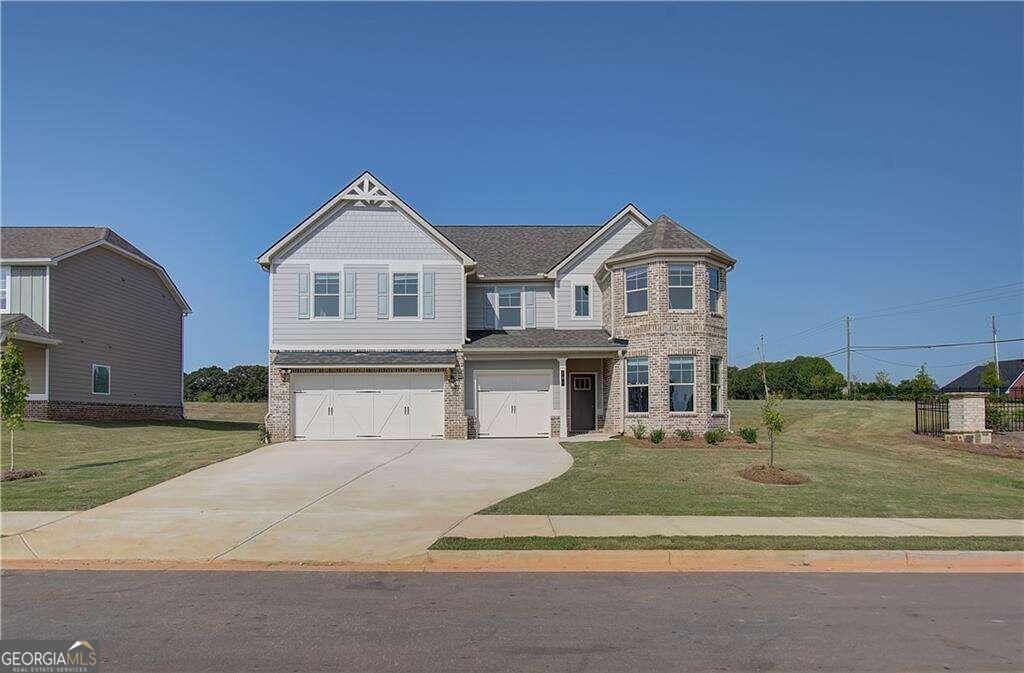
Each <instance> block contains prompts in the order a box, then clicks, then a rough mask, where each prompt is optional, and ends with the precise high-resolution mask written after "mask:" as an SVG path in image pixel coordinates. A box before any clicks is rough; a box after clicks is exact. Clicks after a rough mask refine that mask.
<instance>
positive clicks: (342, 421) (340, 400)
mask: <svg viewBox="0 0 1024 673" xmlns="http://www.w3.org/2000/svg"><path fill="white" fill-rule="evenodd" d="M375 396H376V395H375V394H374V393H361V392H356V391H354V390H352V391H348V390H344V391H337V392H335V393H334V414H333V421H334V438H335V439H356V438H357V437H368V436H371V435H373V434H374V431H373V398H374V397H375Z"/></svg>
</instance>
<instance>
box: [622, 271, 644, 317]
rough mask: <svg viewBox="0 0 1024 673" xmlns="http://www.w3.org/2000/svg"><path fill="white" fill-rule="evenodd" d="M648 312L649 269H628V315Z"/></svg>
mask: <svg viewBox="0 0 1024 673" xmlns="http://www.w3.org/2000/svg"><path fill="white" fill-rule="evenodd" d="M646 310H647V267H646V266H635V267H633V268H632V269H626V313H643V312H644V311H646Z"/></svg>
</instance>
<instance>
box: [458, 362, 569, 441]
mask: <svg viewBox="0 0 1024 673" xmlns="http://www.w3.org/2000/svg"><path fill="white" fill-rule="evenodd" d="M476 386H477V391H476V414H477V421H478V423H479V430H478V434H479V435H480V436H481V437H548V436H550V434H551V372H546V371H536V372H534V371H523V372H514V373H513V372H477V375H476Z"/></svg>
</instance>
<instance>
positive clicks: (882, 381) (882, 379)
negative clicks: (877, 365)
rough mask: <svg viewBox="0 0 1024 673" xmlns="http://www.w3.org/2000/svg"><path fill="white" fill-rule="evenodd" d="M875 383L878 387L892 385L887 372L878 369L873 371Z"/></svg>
mask: <svg viewBox="0 0 1024 673" xmlns="http://www.w3.org/2000/svg"><path fill="white" fill-rule="evenodd" d="M875 383H877V384H878V387H879V388H888V387H889V386H891V385H892V377H891V376H889V372H887V371H885V370H884V369H880V370H878V371H877V372H875Z"/></svg>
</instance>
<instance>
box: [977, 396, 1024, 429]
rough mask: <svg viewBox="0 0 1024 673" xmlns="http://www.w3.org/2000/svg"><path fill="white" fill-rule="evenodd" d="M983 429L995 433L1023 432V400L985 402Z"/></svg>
mask: <svg viewBox="0 0 1024 673" xmlns="http://www.w3.org/2000/svg"><path fill="white" fill-rule="evenodd" d="M985 427H986V428H988V429H989V430H995V431H996V432H1024V400H1005V399H1004V400H985Z"/></svg>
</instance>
